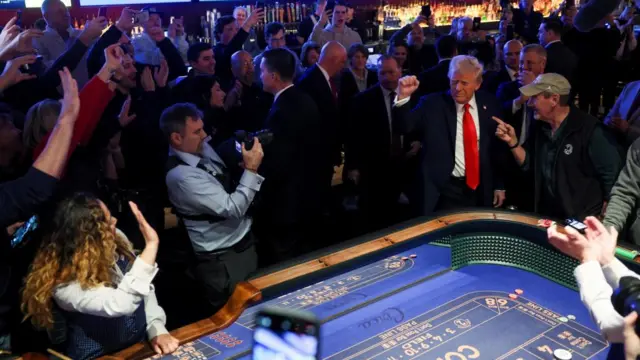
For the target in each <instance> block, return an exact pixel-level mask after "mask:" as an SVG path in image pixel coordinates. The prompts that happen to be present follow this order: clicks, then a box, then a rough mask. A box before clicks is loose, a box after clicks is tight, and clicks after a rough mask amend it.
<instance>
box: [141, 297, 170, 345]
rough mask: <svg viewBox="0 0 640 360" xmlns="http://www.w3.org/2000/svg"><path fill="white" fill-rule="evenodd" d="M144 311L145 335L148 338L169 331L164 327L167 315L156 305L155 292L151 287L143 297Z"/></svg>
mask: <svg viewBox="0 0 640 360" xmlns="http://www.w3.org/2000/svg"><path fill="white" fill-rule="evenodd" d="M144 312H145V315H146V317H147V337H148V338H149V340H151V339H153V338H154V337H156V336H158V335H164V334H168V333H169V331H167V328H166V327H165V324H166V323H167V315H166V314H165V312H164V310H163V309H162V308H161V307H160V305H158V299H157V298H156V292H155V291H154V290H153V289H152V290H151V291H150V292H149V295H148V296H147V297H146V298H145V299H144Z"/></svg>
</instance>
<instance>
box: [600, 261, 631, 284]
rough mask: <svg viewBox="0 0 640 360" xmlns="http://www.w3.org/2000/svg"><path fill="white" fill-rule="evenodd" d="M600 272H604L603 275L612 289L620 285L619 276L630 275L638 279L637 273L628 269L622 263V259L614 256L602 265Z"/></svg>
mask: <svg viewBox="0 0 640 360" xmlns="http://www.w3.org/2000/svg"><path fill="white" fill-rule="evenodd" d="M602 273H603V274H604V277H605V279H606V280H607V283H608V284H609V286H611V287H612V288H613V289H616V288H618V286H619V285H620V278H622V277H624V276H631V277H635V278H638V279H640V276H638V274H636V273H634V272H633V271H631V270H629V269H628V268H627V267H626V266H625V265H624V264H623V263H622V261H620V260H618V259H616V258H614V259H613V261H611V262H610V263H608V264H607V265H604V266H603V267H602Z"/></svg>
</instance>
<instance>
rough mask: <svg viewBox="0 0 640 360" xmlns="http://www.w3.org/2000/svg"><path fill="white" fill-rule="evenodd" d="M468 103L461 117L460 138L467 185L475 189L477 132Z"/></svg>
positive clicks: (477, 158)
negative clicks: (462, 142)
mask: <svg viewBox="0 0 640 360" xmlns="http://www.w3.org/2000/svg"><path fill="white" fill-rule="evenodd" d="M469 107H470V105H469V104H464V115H463V117H462V139H463V141H464V167H465V177H466V179H467V186H468V187H470V188H471V189H473V190H475V189H476V188H477V187H478V184H480V156H479V153H478V134H477V133H476V124H475V123H474V121H473V116H471V113H470V112H469Z"/></svg>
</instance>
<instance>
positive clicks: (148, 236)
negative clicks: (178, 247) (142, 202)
mask: <svg viewBox="0 0 640 360" xmlns="http://www.w3.org/2000/svg"><path fill="white" fill-rule="evenodd" d="M129 207H131V212H132V213H133V216H135V217H136V220H137V221H138V227H139V228H140V232H141V233H142V236H143V237H144V241H145V243H146V246H147V247H148V246H150V245H151V246H156V247H157V246H158V244H159V243H160V238H158V233H157V232H156V231H155V230H154V229H153V228H152V227H151V225H149V223H148V222H147V219H145V218H144V215H142V213H141V212H140V209H138V205H136V204H135V203H134V202H133V201H129Z"/></svg>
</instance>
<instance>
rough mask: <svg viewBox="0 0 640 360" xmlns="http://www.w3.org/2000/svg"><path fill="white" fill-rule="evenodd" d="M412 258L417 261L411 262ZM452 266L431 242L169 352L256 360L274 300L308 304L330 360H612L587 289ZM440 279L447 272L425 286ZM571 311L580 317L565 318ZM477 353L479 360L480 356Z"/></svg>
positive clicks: (249, 313)
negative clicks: (260, 320)
mask: <svg viewBox="0 0 640 360" xmlns="http://www.w3.org/2000/svg"><path fill="white" fill-rule="evenodd" d="M411 254H415V255H417V257H416V258H415V259H412V258H409V259H407V260H405V261H403V260H402V259H401V258H402V257H404V256H409V255H411ZM450 264H451V252H450V249H448V248H444V247H439V246H433V245H424V244H423V245H420V246H417V247H415V248H413V249H411V250H408V251H404V252H402V253H399V254H394V255H392V256H389V257H387V258H385V259H383V260H380V261H376V262H373V263H371V264H366V265H362V266H359V267H357V268H354V269H353V270H352V271H349V272H346V273H344V274H341V275H338V276H335V277H332V278H329V279H326V280H324V281H322V282H320V283H317V284H315V285H312V286H308V287H306V288H303V289H299V290H296V291H294V292H292V293H289V294H286V295H283V296H281V297H279V298H276V299H272V300H269V301H267V302H264V303H261V304H258V305H256V306H253V307H251V308H249V309H247V310H246V311H245V312H244V313H243V314H242V316H241V317H240V318H239V319H238V321H237V322H236V323H234V324H233V325H232V326H230V327H229V328H227V329H225V330H223V331H220V332H218V333H215V334H211V335H207V336H204V337H202V338H200V339H199V340H197V341H194V342H192V343H189V344H187V345H183V346H182V347H181V348H180V349H179V350H178V352H176V353H174V354H172V355H168V356H164V357H162V358H163V359H202V360H205V359H224V358H228V357H237V356H239V355H240V357H241V358H243V359H244V358H246V359H249V358H250V356H242V355H243V354H247V353H248V352H249V351H250V349H251V342H252V329H253V327H254V322H253V318H254V316H255V313H256V312H257V311H258V310H259V309H260V308H261V307H263V306H265V305H269V306H276V307H284V308H295V309H305V310H308V311H311V312H313V313H314V314H315V315H316V316H317V317H318V318H319V319H320V320H321V321H323V322H324V324H323V325H322V328H321V354H322V358H329V359H369V358H373V359H385V360H400V359H402V360H404V359H413V358H422V359H439V358H442V359H446V358H447V356H449V358H452V359H457V358H459V357H456V356H457V355H455V354H460V355H463V356H466V357H467V358H470V359H471V358H477V359H513V360H516V359H523V360H526V359H540V358H542V359H552V358H553V357H552V356H551V354H550V351H552V350H555V349H557V348H565V349H568V350H571V351H572V352H573V359H586V358H592V359H605V358H606V353H607V350H606V346H607V345H606V343H605V342H604V341H603V340H602V339H601V337H600V336H599V334H598V333H597V331H596V330H597V328H596V327H595V325H594V324H593V322H592V320H591V319H590V317H589V314H588V312H587V310H586V309H585V308H584V306H583V305H582V303H581V302H580V298H579V294H578V293H577V292H575V291H573V290H571V289H568V288H566V287H564V286H562V285H559V284H556V283H554V282H552V281H550V280H547V279H544V278H542V277H540V276H538V275H536V274H532V273H529V272H527V271H524V270H520V269H516V268H511V267H506V266H499V265H470V266H467V267H464V268H462V269H459V270H456V271H449V272H446V273H444V274H441V272H443V271H446V270H447V269H448V268H449V267H450ZM430 275H434V276H435V275H437V276H435V277H434V278H430V279H427V280H426V281H424V282H420V280H421V279H424V278H425V277H428V276H430ZM403 288H404V289H403ZM516 288H518V289H522V290H524V294H522V295H521V296H520V297H519V298H518V299H516V300H515V301H514V300H512V299H510V298H509V297H508V295H509V293H513V292H514V290H515V289H516ZM394 291H398V292H397V293H395V294H392V295H390V296H388V297H386V298H384V296H385V294H389V293H393V292H394ZM365 303H368V304H367V305H366V306H364V307H363V308H361V309H359V310H355V311H353V312H350V313H347V314H345V315H342V314H341V313H342V312H343V311H345V310H347V309H349V308H353V307H354V306H357V305H362V304H365ZM569 314H572V315H574V316H575V317H576V320H575V321H571V320H569V321H568V322H566V323H564V322H561V321H559V320H558V318H559V317H566V316H567V315H569ZM334 317H336V318H335V319H334ZM572 343H573V344H572ZM476 352H477V353H478V356H479V357H471V356H474V355H476ZM452 354H453V355H452Z"/></svg>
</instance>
